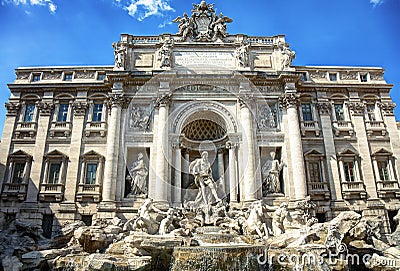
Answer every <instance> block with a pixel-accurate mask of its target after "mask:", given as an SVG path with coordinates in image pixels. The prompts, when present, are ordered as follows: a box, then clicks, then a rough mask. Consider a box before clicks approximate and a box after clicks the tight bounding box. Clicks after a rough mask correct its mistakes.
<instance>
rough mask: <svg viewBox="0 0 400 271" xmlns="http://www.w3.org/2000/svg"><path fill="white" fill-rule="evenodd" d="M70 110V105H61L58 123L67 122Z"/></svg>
mask: <svg viewBox="0 0 400 271" xmlns="http://www.w3.org/2000/svg"><path fill="white" fill-rule="evenodd" d="M68 108H69V104H67V103H62V104H60V107H59V109H58V116H57V121H58V122H66V121H67V117H68Z"/></svg>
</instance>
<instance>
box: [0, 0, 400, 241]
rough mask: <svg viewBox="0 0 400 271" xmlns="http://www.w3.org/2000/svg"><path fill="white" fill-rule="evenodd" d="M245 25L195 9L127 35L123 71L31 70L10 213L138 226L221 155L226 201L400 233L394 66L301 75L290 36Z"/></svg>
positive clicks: (12, 120) (16, 123)
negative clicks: (166, 30) (311, 206)
mask: <svg viewBox="0 0 400 271" xmlns="http://www.w3.org/2000/svg"><path fill="white" fill-rule="evenodd" d="M231 21H232V20H231V19H230V18H229V17H224V16H223V15H222V14H221V15H219V16H217V15H216V13H215V10H214V8H213V5H208V4H205V2H201V3H200V4H199V5H194V9H193V10H192V15H191V16H188V15H187V14H184V16H182V17H178V18H177V19H175V20H174V22H176V23H179V25H178V28H179V32H178V33H177V34H163V35H159V36H133V35H128V34H122V35H121V38H120V40H119V41H118V42H116V43H113V48H114V55H115V64H114V65H111V66H84V67H57V66H54V67H39V68H29V67H22V68H17V69H16V80H15V81H14V82H13V83H11V84H9V85H8V87H9V89H10V91H11V97H10V99H9V101H8V102H7V103H6V108H7V114H6V121H5V126H4V131H3V137H2V141H1V147H0V153H1V155H0V184H1V203H0V210H1V212H4V213H6V214H7V216H8V217H9V218H12V217H16V218H18V219H21V220H24V221H29V222H31V223H37V224H38V225H42V226H43V229H44V231H45V233H46V234H47V235H48V236H50V235H51V232H52V231H53V232H54V231H56V230H57V229H58V228H59V226H60V225H63V224H65V223H67V222H71V221H74V220H83V221H84V222H85V223H91V221H92V220H96V219H97V218H112V217H114V216H119V217H120V218H125V219H129V218H130V217H132V216H133V215H134V214H135V212H136V211H137V208H138V207H139V206H140V204H141V203H142V202H143V201H144V199H146V198H152V199H153V200H154V202H155V203H156V204H157V205H158V206H159V207H160V208H167V207H168V206H182V204H184V203H185V202H186V201H187V200H190V198H191V197H192V198H193V195H195V194H196V192H195V191H197V190H196V185H194V184H193V176H192V175H191V174H190V162H192V161H193V160H195V159H196V158H199V157H200V154H201V152H203V151H207V152H208V154H209V157H208V159H209V161H210V163H211V164H212V169H213V171H212V176H213V178H214V180H215V182H216V188H217V192H218V196H219V197H220V198H224V200H226V201H228V202H229V203H230V205H231V207H232V206H235V207H237V208H241V207H246V204H248V203H249V202H253V201H256V200H260V199H262V200H264V201H265V203H267V204H269V205H278V204H280V203H282V202H288V203H289V207H290V206H294V204H295V203H296V201H298V200H301V199H304V198H305V197H306V196H307V195H309V196H310V197H311V199H312V200H313V201H314V202H315V203H316V211H317V218H318V219H319V220H320V221H324V220H329V219H331V218H332V217H334V216H336V215H337V214H338V213H339V212H341V211H343V210H354V211H357V212H359V213H362V214H363V215H364V216H366V217H369V216H374V217H380V218H381V219H382V221H384V224H383V227H384V230H385V231H386V232H390V224H391V222H392V220H393V216H394V215H395V214H396V212H397V210H398V209H400V201H399V198H400V189H399V169H400V168H399V166H398V159H399V157H400V137H399V131H398V128H397V125H396V121H395V117H394V113H393V109H394V107H395V104H393V102H392V100H391V98H390V96H389V92H390V90H391V88H392V85H390V84H387V83H386V82H385V80H384V78H383V74H384V70H383V69H382V68H375V67H371V68H365V67H362V68H361V67H329V66H292V65H291V63H292V60H293V58H294V57H295V53H294V51H292V50H291V49H290V48H289V44H288V43H286V41H285V36H283V35H278V36H272V37H253V36H246V35H242V34H237V35H228V34H227V33H226V27H227V25H228V24H229V23H230V22H231Z"/></svg>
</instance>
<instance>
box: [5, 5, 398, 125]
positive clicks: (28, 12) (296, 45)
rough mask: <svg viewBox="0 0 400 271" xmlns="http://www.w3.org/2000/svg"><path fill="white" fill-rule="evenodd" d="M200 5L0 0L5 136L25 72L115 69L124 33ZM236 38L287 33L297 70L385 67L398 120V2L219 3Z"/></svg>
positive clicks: (142, 30)
mask: <svg viewBox="0 0 400 271" xmlns="http://www.w3.org/2000/svg"><path fill="white" fill-rule="evenodd" d="M198 2H200V0H81V1H78V0H0V25H1V31H0V41H1V42H0V103H1V104H2V105H0V130H1V131H2V130H3V122H4V119H5V108H4V106H3V104H4V102H6V101H7V99H8V97H9V95H10V93H9V90H8V88H7V85H6V84H7V83H11V82H12V81H13V80H14V78H15V74H14V69H15V68H17V67H20V66H48V65H57V66H61V65H111V64H113V59H114V56H113V49H112V47H111V43H112V42H114V41H117V40H118V39H119V35H120V34H121V33H129V34H133V35H158V34H161V33H176V32H177V25H176V24H174V23H171V20H172V19H174V18H176V17H177V16H178V15H182V14H183V12H188V13H189V12H190V10H191V8H192V3H198ZM208 2H209V3H215V7H216V9H217V12H218V13H219V12H223V13H224V15H226V16H229V17H231V18H232V19H233V23H231V24H229V25H228V32H229V33H231V34H236V33H243V34H247V35H260V36H273V35H277V34H285V35H286V39H287V41H288V42H289V43H290V45H291V47H292V49H293V50H295V51H296V59H295V60H294V61H293V65H332V66H336V65H352V66H382V67H383V68H384V69H385V70H386V73H385V79H386V81H387V82H388V83H391V84H394V88H393V89H392V92H391V96H392V98H393V100H394V102H396V103H397V104H398V105H399V106H398V107H397V108H396V109H395V113H396V118H397V119H400V46H399V44H400V30H399V26H400V0H383V1H382V0H331V1H323V0H258V1H256V0H246V1H243V0H230V1H226V0H225V1H223V0H215V1H208Z"/></svg>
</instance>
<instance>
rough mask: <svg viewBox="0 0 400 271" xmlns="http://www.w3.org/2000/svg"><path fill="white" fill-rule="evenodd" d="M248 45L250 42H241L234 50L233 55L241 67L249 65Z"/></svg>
mask: <svg viewBox="0 0 400 271" xmlns="http://www.w3.org/2000/svg"><path fill="white" fill-rule="evenodd" d="M249 47H250V43H247V44H246V43H244V42H243V43H242V44H241V46H240V47H239V48H237V49H236V50H235V57H236V59H237V60H238V62H239V65H240V66H241V67H248V66H249V60H250V58H249Z"/></svg>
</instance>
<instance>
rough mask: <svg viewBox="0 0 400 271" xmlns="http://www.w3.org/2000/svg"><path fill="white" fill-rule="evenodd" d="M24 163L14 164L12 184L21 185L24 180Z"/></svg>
mask: <svg viewBox="0 0 400 271" xmlns="http://www.w3.org/2000/svg"><path fill="white" fill-rule="evenodd" d="M24 169H25V163H21V162H16V163H15V164H14V168H13V175H12V180H11V182H12V183H22V181H23V179H24Z"/></svg>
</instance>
